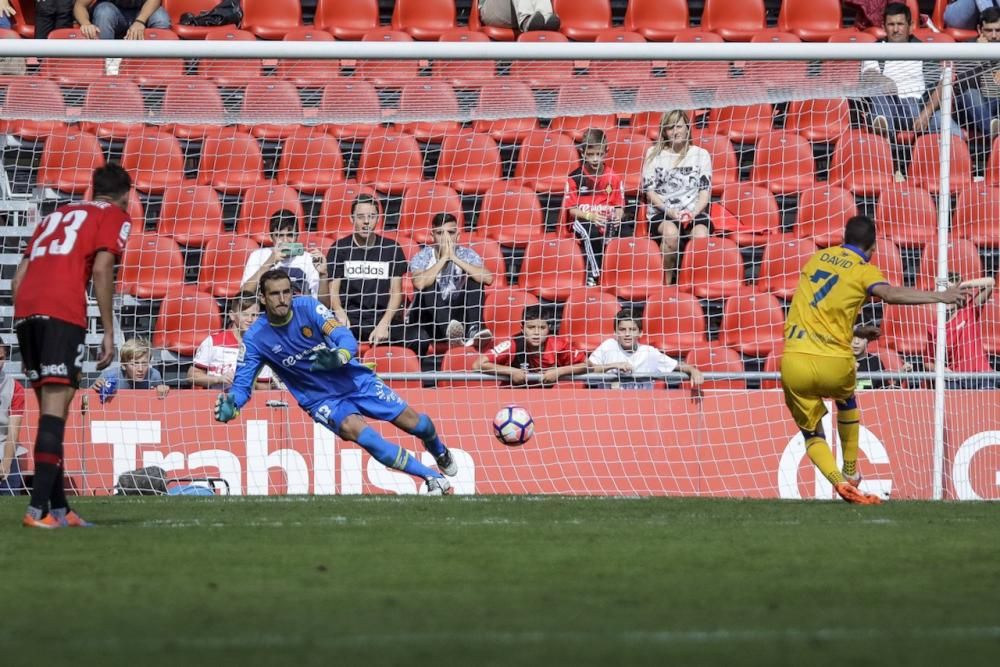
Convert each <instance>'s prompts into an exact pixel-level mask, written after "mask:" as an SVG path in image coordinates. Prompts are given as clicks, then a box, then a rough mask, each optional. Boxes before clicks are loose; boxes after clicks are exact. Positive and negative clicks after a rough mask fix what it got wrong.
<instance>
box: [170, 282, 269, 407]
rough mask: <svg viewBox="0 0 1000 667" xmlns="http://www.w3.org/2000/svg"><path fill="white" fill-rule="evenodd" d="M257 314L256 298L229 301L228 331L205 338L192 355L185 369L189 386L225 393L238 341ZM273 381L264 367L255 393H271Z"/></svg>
mask: <svg viewBox="0 0 1000 667" xmlns="http://www.w3.org/2000/svg"><path fill="white" fill-rule="evenodd" d="M259 314H260V304H259V303H258V301H257V297H256V296H253V295H250V294H244V295H242V296H238V297H236V298H234V299H231V300H230V301H229V313H228V318H229V328H228V329H226V330H225V331H220V332H218V333H214V334H211V335H210V336H208V337H207V338H205V340H203V341H201V344H200V345H199V346H198V349H197V350H196V351H195V353H194V363H193V364H192V365H191V368H189V369H188V380H190V381H191V384H192V386H195V387H204V388H205V389H219V390H225V389H228V388H229V387H230V386H231V385H232V384H233V377H234V376H235V375H236V361H237V358H238V357H239V353H240V341H241V340H242V339H243V334H244V333H245V332H246V330H247V329H249V328H250V325H251V324H253V323H254V322H256V321H257V316H258V315H259ZM272 381H273V375H272V373H271V368H270V367H269V366H264V369H263V370H261V372H260V375H258V376H257V389H270V388H271V383H272Z"/></svg>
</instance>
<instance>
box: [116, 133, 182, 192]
mask: <svg viewBox="0 0 1000 667" xmlns="http://www.w3.org/2000/svg"><path fill="white" fill-rule="evenodd" d="M122 167H124V168H125V170H126V171H128V172H129V174H130V175H131V176H132V185H133V186H134V187H135V188H136V189H137V190H141V191H142V192H146V193H149V194H161V193H162V192H163V190H164V188H167V187H170V186H177V185H180V184H181V183H182V182H183V181H184V153H182V152H181V146H180V144H179V143H178V142H177V139H176V138H174V135H172V134H170V133H169V132H164V131H163V130H160V129H158V128H155V127H148V126H144V125H138V126H134V127H133V128H132V131H131V132H130V133H129V135H128V137H127V138H126V139H125V147H124V148H123V149H122Z"/></svg>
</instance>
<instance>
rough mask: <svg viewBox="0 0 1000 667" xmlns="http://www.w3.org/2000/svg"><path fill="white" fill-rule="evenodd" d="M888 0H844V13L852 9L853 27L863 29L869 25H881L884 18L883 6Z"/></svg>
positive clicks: (878, 26)
mask: <svg viewBox="0 0 1000 667" xmlns="http://www.w3.org/2000/svg"><path fill="white" fill-rule="evenodd" d="M887 2H888V0H844V2H843V4H844V14H845V16H846V14H847V10H848V9H853V10H854V27H855V28H857V29H858V30H865V29H867V28H871V27H873V26H874V27H877V28H881V27H882V21H883V20H884V19H885V17H884V14H885V6H886V4H887Z"/></svg>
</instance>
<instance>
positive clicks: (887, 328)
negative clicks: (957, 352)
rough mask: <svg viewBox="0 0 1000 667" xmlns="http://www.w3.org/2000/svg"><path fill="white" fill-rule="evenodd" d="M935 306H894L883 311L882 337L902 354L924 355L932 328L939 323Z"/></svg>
mask: <svg viewBox="0 0 1000 667" xmlns="http://www.w3.org/2000/svg"><path fill="white" fill-rule="evenodd" d="M935 310H936V306H935V305H934V304H923V305H919V306H894V305H890V304H886V305H885V306H884V307H883V309H882V335H883V337H884V340H886V341H887V342H888V343H889V345H890V346H891V347H892V349H894V350H896V352H898V353H900V354H909V355H918V354H919V355H923V354H924V353H925V352H927V346H928V344H929V342H930V337H929V334H930V331H931V327H933V326H934V323H935V322H936V321H937V317H936V315H935Z"/></svg>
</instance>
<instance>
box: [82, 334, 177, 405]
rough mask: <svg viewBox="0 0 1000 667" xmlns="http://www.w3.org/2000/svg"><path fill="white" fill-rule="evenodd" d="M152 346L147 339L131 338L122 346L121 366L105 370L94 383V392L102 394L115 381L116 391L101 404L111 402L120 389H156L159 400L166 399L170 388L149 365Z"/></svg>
mask: <svg viewBox="0 0 1000 667" xmlns="http://www.w3.org/2000/svg"><path fill="white" fill-rule="evenodd" d="M149 357H150V346H149V341H148V340H147V339H145V338H130V339H128V340H127V341H125V344H124V345H122V348H121V351H120V352H119V358H120V359H121V364H115V365H112V366H109V367H108V368H105V369H104V371H103V372H102V373H101V376H100V377H99V378H97V380H96V381H95V382H94V387H93V388H94V391H96V392H98V393H100V391H101V389H103V388H104V386H105V385H106V384H107V383H108V381H109V380H114V385H115V386H114V389H113V390H112V391H111V392H109V394H110V395H108V396H107V397H102V399H101V402H102V403H106V402H107V401H110V400H111V399H112V398H113V397H114V394H115V392H117V391H118V390H119V389H155V390H156V396H157V398H166V397H167V394H169V393H170V387H168V386H167V385H165V384H163V377H162V376H161V375H160V371H158V370H156V369H155V368H153V367H152V366H150V365H149Z"/></svg>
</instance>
